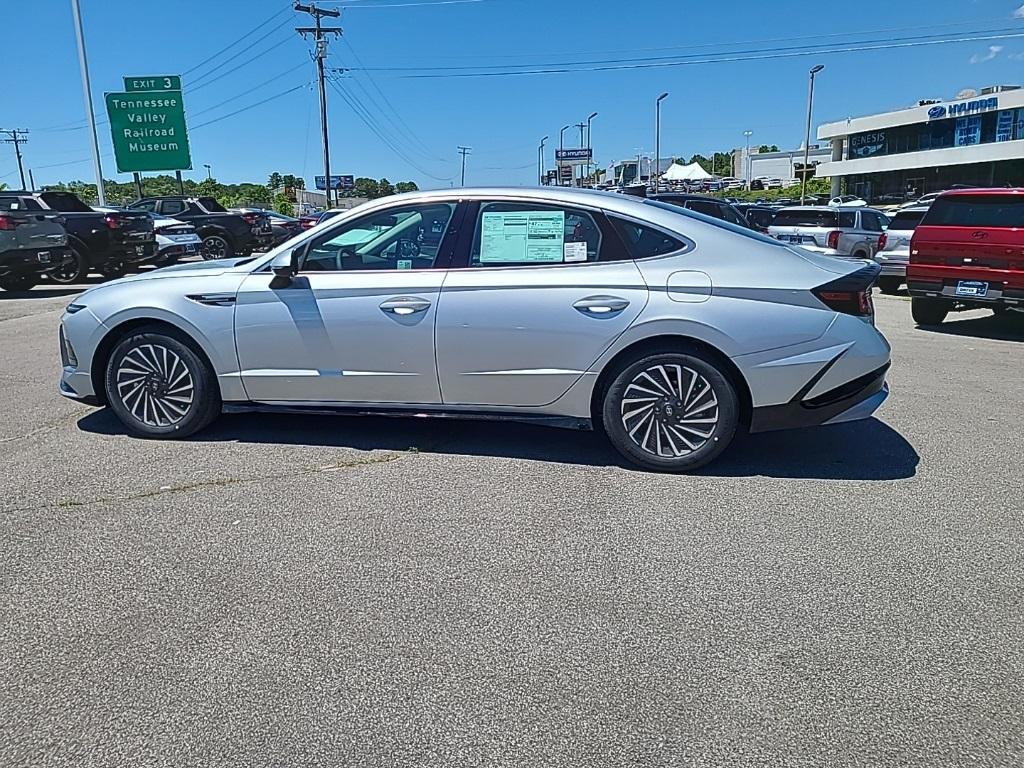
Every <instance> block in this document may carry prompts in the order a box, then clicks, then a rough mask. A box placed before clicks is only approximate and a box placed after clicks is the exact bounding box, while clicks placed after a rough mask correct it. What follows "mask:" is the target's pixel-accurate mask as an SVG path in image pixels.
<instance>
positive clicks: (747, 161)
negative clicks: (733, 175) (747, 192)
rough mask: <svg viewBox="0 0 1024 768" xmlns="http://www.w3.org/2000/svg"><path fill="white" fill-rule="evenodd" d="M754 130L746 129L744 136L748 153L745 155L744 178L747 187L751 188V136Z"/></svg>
mask: <svg viewBox="0 0 1024 768" xmlns="http://www.w3.org/2000/svg"><path fill="white" fill-rule="evenodd" d="M753 135H754V132H753V131H744V132H743V136H744V137H745V138H746V140H747V154H745V155H744V156H743V180H744V181H745V182H747V189H750V137H751V136H753Z"/></svg>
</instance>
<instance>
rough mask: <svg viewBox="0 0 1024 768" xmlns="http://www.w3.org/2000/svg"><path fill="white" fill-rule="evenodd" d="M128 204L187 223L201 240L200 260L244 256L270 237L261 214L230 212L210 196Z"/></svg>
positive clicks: (175, 197)
mask: <svg viewBox="0 0 1024 768" xmlns="http://www.w3.org/2000/svg"><path fill="white" fill-rule="evenodd" d="M128 207H129V208H130V209H132V210H137V211H149V212H150V213H158V214H160V215H161V216H166V217H167V218H169V219H178V220H179V221H186V222H188V223H189V224H191V225H192V226H193V227H195V228H196V234H198V235H199V237H201V238H202V239H203V247H202V253H203V258H204V259H229V258H231V257H232V256H248V255H249V254H250V253H252V252H253V251H254V250H255V249H257V248H260V247H263V246H265V245H269V244H270V243H271V242H272V240H273V236H274V235H273V232H272V231H271V229H270V223H269V220H268V221H266V226H265V228H264V223H263V221H261V219H266V217H265V216H263V217H260V216H256V215H251V216H250V215H247V214H241V213H231V212H230V211H228V210H227V209H226V208H225V207H224V206H222V205H221V204H220V203H218V202H217V201H216V200H215V199H214V198H212V197H180V196H170V197H144V198H143V199H141V200H138V201H137V202H134V203H132V204H131V205H129V206H128Z"/></svg>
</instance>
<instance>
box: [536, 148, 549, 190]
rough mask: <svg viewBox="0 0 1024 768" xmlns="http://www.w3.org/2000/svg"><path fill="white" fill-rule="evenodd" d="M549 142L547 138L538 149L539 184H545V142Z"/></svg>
mask: <svg viewBox="0 0 1024 768" xmlns="http://www.w3.org/2000/svg"><path fill="white" fill-rule="evenodd" d="M547 140H548V137H547V136H545V137H544V138H543V139H541V140H540V146H539V147H537V183H538V184H543V183H544V142H545V141H547Z"/></svg>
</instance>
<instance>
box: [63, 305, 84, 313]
mask: <svg viewBox="0 0 1024 768" xmlns="http://www.w3.org/2000/svg"><path fill="white" fill-rule="evenodd" d="M83 309H85V304H68V305H67V306H66V307H64V311H65V312H67V313H68V314H69V315H73V314H75V312H81V311H82V310H83Z"/></svg>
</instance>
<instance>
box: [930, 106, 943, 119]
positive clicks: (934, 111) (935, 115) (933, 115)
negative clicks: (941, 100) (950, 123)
mask: <svg viewBox="0 0 1024 768" xmlns="http://www.w3.org/2000/svg"><path fill="white" fill-rule="evenodd" d="M945 116H946V108H945V107H944V106H942V105H941V104H937V105H936V106H934V107H932V108H931V109H929V110H928V119H929V120H938V119H939V118H940V117H945Z"/></svg>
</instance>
